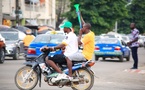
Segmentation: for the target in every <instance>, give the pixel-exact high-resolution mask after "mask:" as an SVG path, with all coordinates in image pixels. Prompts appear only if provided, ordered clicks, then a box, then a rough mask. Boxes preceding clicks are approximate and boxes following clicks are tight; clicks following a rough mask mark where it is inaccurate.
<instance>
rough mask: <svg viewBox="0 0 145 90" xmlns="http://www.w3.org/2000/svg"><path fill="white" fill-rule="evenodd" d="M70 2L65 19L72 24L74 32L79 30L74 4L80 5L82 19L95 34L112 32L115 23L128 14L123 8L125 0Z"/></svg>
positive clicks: (73, 0)
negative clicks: (90, 26) (89, 24)
mask: <svg viewBox="0 0 145 90" xmlns="http://www.w3.org/2000/svg"><path fill="white" fill-rule="evenodd" d="M70 2H71V4H70V11H69V12H67V13H66V17H67V18H68V20H70V21H71V22H72V23H73V25H74V28H75V31H76V32H78V30H79V22H78V19H77V14H76V11H75V8H74V5H75V4H80V11H81V14H82V16H83V19H84V20H85V22H89V23H91V25H92V31H94V32H95V34H101V33H106V32H108V31H112V30H113V28H114V25H115V21H118V20H120V19H122V18H123V17H125V16H127V14H128V13H127V9H126V8H125V5H126V4H127V1H126V0H70Z"/></svg>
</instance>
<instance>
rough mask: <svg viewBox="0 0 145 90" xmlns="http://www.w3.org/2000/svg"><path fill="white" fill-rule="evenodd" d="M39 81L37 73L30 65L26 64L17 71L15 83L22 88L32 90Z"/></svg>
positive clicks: (21, 89) (22, 89)
mask: <svg viewBox="0 0 145 90" xmlns="http://www.w3.org/2000/svg"><path fill="white" fill-rule="evenodd" d="M37 83H38V76H37V73H36V72H35V71H34V70H33V69H32V68H31V67H30V66H24V67H22V68H20V69H19V70H18V71H17V72H16V75H15V84H16V86H17V87H18V88H19V89H20V90H32V89H33V88H34V87H35V86H36V85H37Z"/></svg>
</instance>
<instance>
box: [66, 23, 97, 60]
mask: <svg viewBox="0 0 145 90" xmlns="http://www.w3.org/2000/svg"><path fill="white" fill-rule="evenodd" d="M90 29H91V24H90V23H84V24H83V28H82V29H81V30H80V31H79V36H78V43H79V45H81V44H82V46H83V50H82V51H81V52H80V51H78V52H76V53H74V54H72V55H70V56H68V59H69V60H70V61H88V60H91V59H92V56H93V53H94V49H95V34H94V33H93V32H92V31H91V30H90ZM83 34H84V36H83V38H82V35H83Z"/></svg>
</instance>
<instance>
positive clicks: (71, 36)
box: [42, 21, 78, 81]
mask: <svg viewBox="0 0 145 90" xmlns="http://www.w3.org/2000/svg"><path fill="white" fill-rule="evenodd" d="M61 28H63V30H64V32H65V33H66V34H67V35H66V37H65V39H64V40H63V41H62V43H61V44H59V45H58V46H55V47H51V48H50V49H51V50H52V51H54V50H56V49H63V48H64V47H65V50H64V53H63V54H56V55H54V56H52V57H51V56H48V57H46V63H47V64H48V65H49V66H51V67H52V68H53V69H54V70H56V71H57V72H58V73H59V74H58V76H57V77H56V78H53V80H54V81H57V80H61V79H69V80H71V79H72V62H71V61H70V60H69V59H68V56H70V55H73V54H74V53H76V52H77V51H78V41H77V36H76V35H75V33H73V32H72V23H71V22H69V21H66V22H64V24H63V25H62V26H61ZM44 48H45V49H48V48H49V47H43V48H42V49H44ZM56 63H59V64H67V66H68V69H69V76H68V75H66V74H64V73H63V72H62V71H61V70H60V69H59V67H58V66H57V65H56Z"/></svg>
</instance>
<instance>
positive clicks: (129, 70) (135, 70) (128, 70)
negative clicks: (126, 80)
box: [124, 69, 145, 74]
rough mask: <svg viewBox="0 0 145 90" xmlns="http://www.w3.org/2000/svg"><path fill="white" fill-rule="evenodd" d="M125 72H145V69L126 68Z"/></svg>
mask: <svg viewBox="0 0 145 90" xmlns="http://www.w3.org/2000/svg"><path fill="white" fill-rule="evenodd" d="M124 72H129V73H138V74H145V70H139V69H125V70H124Z"/></svg>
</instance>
